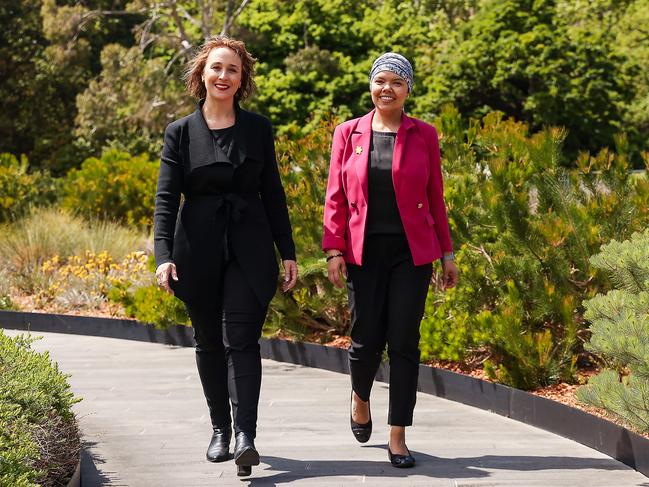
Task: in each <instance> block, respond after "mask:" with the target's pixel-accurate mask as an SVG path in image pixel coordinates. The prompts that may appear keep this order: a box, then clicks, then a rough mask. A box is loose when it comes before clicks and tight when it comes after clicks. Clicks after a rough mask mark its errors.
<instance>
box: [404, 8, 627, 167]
mask: <svg viewBox="0 0 649 487" xmlns="http://www.w3.org/2000/svg"><path fill="white" fill-rule="evenodd" d="M571 21H572V18H570V17H561V16H560V15H559V13H558V12H557V6H556V2H538V1H535V0H525V1H521V0H506V1H503V0H492V1H488V2H486V3H485V4H484V6H483V7H482V8H481V9H480V11H479V12H478V13H477V14H476V15H475V16H474V17H473V18H472V19H470V20H469V21H468V22H466V23H465V24H464V25H463V26H461V27H460V28H459V29H458V30H457V32H456V33H454V35H451V36H450V39H449V42H448V43H447V44H446V45H445V46H444V49H442V50H441V52H440V53H439V56H438V57H437V59H436V62H435V64H434V66H433V67H432V69H431V74H430V76H428V77H426V78H425V79H424V82H423V86H424V87H425V88H426V89H427V90H428V92H427V93H426V94H425V95H424V96H423V97H422V99H421V100H419V101H418V103H417V107H416V109H417V112H418V113H420V114H425V113H427V112H438V111H439V108H440V107H441V105H443V104H444V103H453V104H455V105H456V106H457V107H458V109H459V110H460V112H461V113H463V114H465V115H469V116H474V117H482V116H484V115H485V114H486V113H488V112H490V111H494V110H499V111H501V112H503V113H504V114H505V115H506V116H511V117H514V118H515V119H516V120H520V121H525V122H527V123H528V125H530V126H531V127H532V128H533V129H534V130H538V129H540V128H542V127H544V126H561V127H565V128H566V129H567V130H568V135H567V139H566V148H567V150H568V151H569V153H570V154H571V155H572V154H575V153H576V151H577V150H578V149H587V150H599V149H600V148H601V147H604V146H611V145H612V144H613V136H614V134H616V133H617V132H618V131H619V130H620V128H621V127H622V124H621V121H622V118H623V107H624V105H625V104H626V103H628V102H629V101H630V99H631V96H632V87H631V85H630V83H629V76H630V75H631V73H627V72H626V70H625V69H624V66H625V65H624V62H623V61H624V58H623V57H621V56H620V55H619V54H618V53H617V51H616V50H615V49H614V47H613V44H614V42H613V40H612V39H607V38H606V37H604V36H600V35H598V33H597V31H593V30H588V31H586V30H576V29H572V30H571V24H570V23H569V22H571Z"/></svg>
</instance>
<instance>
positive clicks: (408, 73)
mask: <svg viewBox="0 0 649 487" xmlns="http://www.w3.org/2000/svg"><path fill="white" fill-rule="evenodd" d="M381 71H390V72H391V73H394V74H396V75H398V76H401V77H402V78H403V79H405V80H406V83H408V92H411V91H412V84H413V83H414V81H415V74H414V72H413V70H412V65H411V64H410V61H408V60H407V59H406V58H405V57H403V56H402V55H401V54H397V53H396V52H386V53H385V54H381V55H380V56H379V57H377V58H376V61H374V64H372V69H371V70H370V83H371V82H372V80H373V79H374V77H375V76H376V75H377V73H380V72H381Z"/></svg>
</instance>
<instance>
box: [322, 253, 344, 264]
mask: <svg viewBox="0 0 649 487" xmlns="http://www.w3.org/2000/svg"><path fill="white" fill-rule="evenodd" d="M343 255H344V254H343V253H342V252H341V253H339V254H332V255H328V256H327V259H326V260H327V262H329V261H330V260H331V259H333V258H335V257H342V256H343Z"/></svg>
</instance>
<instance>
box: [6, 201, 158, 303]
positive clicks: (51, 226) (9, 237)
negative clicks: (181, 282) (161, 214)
mask: <svg viewBox="0 0 649 487" xmlns="http://www.w3.org/2000/svg"><path fill="white" fill-rule="evenodd" d="M145 247H146V235H144V234H142V233H139V232H137V231H136V230H133V229H128V228H125V227H123V226H120V225H117V224H115V223H111V222H101V221H97V220H90V221H85V220H84V219H82V218H80V217H76V216H72V215H71V214H70V213H69V212H66V211H63V210H61V209H57V208H40V209H36V210H34V211H33V212H32V213H31V214H30V215H29V216H26V217H25V218H23V219H21V220H18V221H16V222H14V223H11V224H5V225H3V226H2V227H0V260H1V261H2V263H3V266H4V269H5V270H6V276H7V279H8V280H9V282H10V284H11V285H12V286H14V287H16V288H17V289H19V290H21V291H24V292H27V293H35V292H37V291H38V290H39V289H42V288H43V287H44V286H47V285H48V283H47V282H44V276H43V274H42V272H41V271H40V268H41V266H42V264H43V263H44V262H45V261H47V260H49V259H52V258H53V257H55V256H56V257H59V258H60V259H67V258H69V257H72V256H75V255H83V254H84V253H85V252H86V251H91V252H94V253H96V254H99V253H100V252H102V251H106V252H108V254H109V255H110V256H111V257H112V258H113V259H114V260H117V261H119V260H122V259H123V258H125V257H126V256H127V255H128V254H130V253H131V252H132V251H134V250H142V249H144V248H145Z"/></svg>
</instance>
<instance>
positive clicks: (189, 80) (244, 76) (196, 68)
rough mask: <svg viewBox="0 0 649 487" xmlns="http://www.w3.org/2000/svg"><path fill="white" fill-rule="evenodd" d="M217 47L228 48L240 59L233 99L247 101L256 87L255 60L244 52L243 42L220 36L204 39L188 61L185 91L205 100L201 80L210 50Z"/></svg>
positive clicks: (205, 93) (204, 90)
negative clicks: (237, 81)
mask: <svg viewBox="0 0 649 487" xmlns="http://www.w3.org/2000/svg"><path fill="white" fill-rule="evenodd" d="M217 47H228V48H230V49H232V50H233V51H234V52H236V53H237V55H238V56H239V59H241V86H240V87H239V89H238V90H237V92H236V93H235V94H234V99H235V100H236V101H240V100H245V99H247V98H248V97H250V96H251V95H252V94H253V93H254V91H255V89H256V87H257V86H256V85H255V80H254V76H255V63H256V62H257V60H256V59H255V58H254V57H252V55H251V54H250V53H249V52H248V51H247V50H246V45H245V44H244V43H243V41H238V40H236V39H232V38H230V37H228V36H221V35H218V36H212V37H209V38H208V39H206V40H205V42H204V43H203V44H202V45H201V46H200V47H199V48H198V51H197V52H196V54H194V57H193V58H192V59H191V60H190V61H189V66H188V68H187V71H185V75H184V77H183V78H184V80H185V85H186V86H187V91H188V92H189V94H190V95H192V96H194V97H196V98H205V96H207V91H206V89H205V83H203V81H202V79H201V78H202V76H203V71H204V70H205V63H206V62H207V56H209V54H210V51H211V50H212V49H216V48H217Z"/></svg>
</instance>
